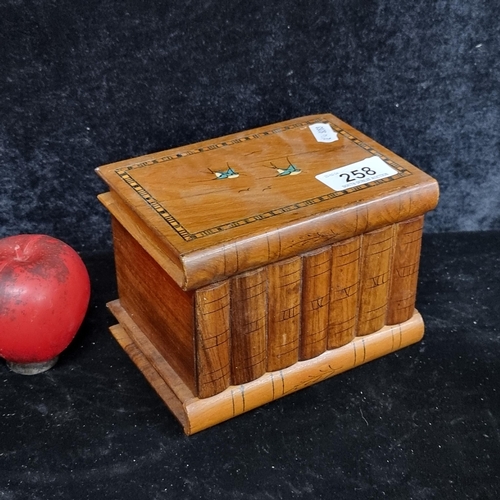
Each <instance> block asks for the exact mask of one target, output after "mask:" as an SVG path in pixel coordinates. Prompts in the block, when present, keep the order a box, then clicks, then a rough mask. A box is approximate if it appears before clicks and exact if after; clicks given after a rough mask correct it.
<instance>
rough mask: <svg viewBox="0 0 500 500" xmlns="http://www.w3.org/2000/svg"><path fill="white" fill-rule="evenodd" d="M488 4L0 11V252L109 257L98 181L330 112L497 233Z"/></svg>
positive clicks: (495, 9)
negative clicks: (3, 242)
mask: <svg viewBox="0 0 500 500" xmlns="http://www.w3.org/2000/svg"><path fill="white" fill-rule="evenodd" d="M499 18H500V3H499V2H496V1H484V0H472V1H470V2H462V1H461V0H449V1H443V0H439V1H436V0H417V1H416V2H405V1H400V0H397V1H396V0H384V1H382V0H376V1H360V0H353V1H341V0H330V1H322V2H309V1H296V2H293V1H285V2H249V1H239V0H232V1H215V0H214V1H189V0H188V1H183V2H173V1H159V0H157V1H151V2H148V1H139V0H134V1H120V2H113V1H111V0H102V1H98V0H88V1H85V2H82V1H71V0H61V1H48V0H39V1H37V0H30V1H28V0H18V1H15V0H4V1H3V2H2V3H1V5H0V71H1V73H0V75H1V76H0V96H1V99H0V172H1V184H0V186H1V187H0V189H1V197H0V237H2V236H6V235H11V234H15V233H23V232H39V233H47V234H51V235H53V236H56V237H59V238H61V239H63V240H65V241H66V242H68V243H69V244H71V245H73V246H74V247H75V248H76V249H77V250H79V251H85V250H87V251H94V250H100V249H106V250H108V249H109V248H110V245H111V243H110V235H109V221H108V216H107V214H106V213H105V211H104V209H103V208H101V206H100V205H99V203H98V202H97V201H96V199H95V196H96V195H97V194H98V193H99V192H101V191H103V190H105V186H104V185H103V184H102V183H101V181H100V180H99V179H98V178H97V177H96V175H95V174H94V168H95V167H97V166H98V165H101V164H105V163H109V162H113V161H116V160H120V159H125V158H129V157H132V156H137V155H141V154H145V153H150V152H154V151H158V150H162V149H167V148H170V147H173V146H178V145H183V144H188V143H191V142H193V141H198V140H202V139H208V138H212V137H216V136H220V135H222V134H227V133H231V132H235V131H239V130H242V129H246V128H250V127H256V126H260V125H265V124H268V123H273V122H277V121H280V120H285V119H288V118H294V117H297V116H301V115H305V114H311V113H317V112H319V113H322V112H331V113H333V114H336V115H338V116H339V117H340V118H342V119H343V120H345V121H347V122H349V123H350V124H352V125H354V126H355V127H357V128H359V129H360V130H361V131H363V132H365V133H366V134H368V135H370V136H372V137H373V138H375V139H376V140H378V141H379V142H381V143H382V144H384V145H385V146H387V147H389V148H390V149H392V150H393V151H395V152H396V153H398V154H400V155H401V156H403V157H405V158H406V159H408V160H409V161H411V162H412V163H414V164H416V165H417V166H419V167H420V168H422V169H423V170H425V171H427V172H428V173H430V174H431V175H433V176H435V177H436V178H437V179H438V180H439V182H440V185H441V190H442V197H441V202H440V205H439V208H438V209H437V210H436V211H435V212H434V213H433V214H432V215H430V216H429V217H428V219H427V224H426V230H427V231H428V232H441V231H464V230H473V231H476V230H485V229H498V228H500V216H499V209H500V169H499V168H498V161H499V158H500V127H499V123H500V83H499V82H500V51H499V48H500V28H499V21H498V19H499Z"/></svg>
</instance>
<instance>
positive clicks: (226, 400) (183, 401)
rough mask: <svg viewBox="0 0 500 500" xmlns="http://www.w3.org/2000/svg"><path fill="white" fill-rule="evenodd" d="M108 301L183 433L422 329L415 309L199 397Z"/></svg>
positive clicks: (117, 329) (118, 329)
mask: <svg viewBox="0 0 500 500" xmlns="http://www.w3.org/2000/svg"><path fill="white" fill-rule="evenodd" d="M108 307H109V309H110V310H111V312H112V313H113V315H114V316H115V318H116V319H117V320H118V322H119V324H118V325H114V326H112V327H111V328H110V331H111V333H112V335H113V336H114V337H115V339H116V340H117V341H118V343H119V344H120V345H121V347H122V348H123V349H124V350H125V352H126V353H127V354H128V355H129V356H130V358H131V359H132V361H133V362H134V363H135V364H136V366H137V367H138V368H139V370H140V371H141V372H142V373H143V375H144V376H145V377H146V379H147V380H148V381H149V383H150V384H151V385H152V387H153V388H154V389H155V390H156V392H157V393H158V395H159V396H160V397H161V398H162V399H163V401H164V402H165V404H166V405H167V406H168V408H169V409H170V410H171V411H172V413H173V414H174V415H175V417H176V418H177V419H178V420H179V422H180V423H181V425H182V426H183V428H184V432H185V433H186V434H187V435H190V434H194V433H196V432H199V431H202V430H204V429H207V428H209V427H212V426H214V425H216V424H219V423H221V422H224V421H225V420H229V419H230V418H233V417H235V416H237V415H240V414H242V413H245V412H247V411H249V410H252V409H254V408H257V407H259V406H262V405H263V404H266V403H269V402H270V401H273V400H275V399H278V398H280V397H283V396H286V395H287V394H290V393H292V392H295V391H298V390H300V389H303V388H305V387H308V386H310V385H313V384H315V383H317V382H320V381H322V380H325V379H327V378H330V377H333V376H334V375H337V374H339V373H342V372H344V371H347V370H350V369H351V368H355V367H356V366H359V365H362V364H364V363H367V362H368V361H372V360H374V359H376V358H379V357H381V356H385V355H386V354H389V353H391V352H394V351H397V350H399V349H401V348H403V347H406V346H408V345H411V344H414V343H416V342H418V341H419V340H420V339H421V338H422V337H423V334H424V323H423V320H422V317H421V316H420V314H419V313H418V312H417V311H415V312H414V314H413V316H412V317H411V318H410V319H409V320H408V321H405V322H404V323H400V324H397V325H392V326H385V327H384V328H382V329H380V330H379V331H377V332H375V333H372V334H370V335H366V336H363V337H357V338H355V339H354V340H353V341H352V342H350V343H349V344H346V345H344V346H342V347H339V348H337V349H332V350H329V351H326V352H324V353H323V354H321V355H320V356H317V357H316V358H313V359H308V360H305V361H299V362H298V363H295V364H294V365H292V366H290V367H288V368H284V369H282V370H278V371H275V372H268V373H265V374H264V375H262V376H261V377H259V378H258V379H256V380H252V381H251V382H247V383H245V384H241V385H233V386H230V387H228V388H227V389H226V390H224V391H222V392H220V393H219V394H216V395H215V396H211V397H208V398H203V399H200V398H198V397H196V396H195V395H194V394H193V392H192V391H191V390H190V389H189V388H188V387H187V386H186V384H185V383H184V382H183V381H182V380H181V379H180V377H179V376H178V375H177V374H176V373H175V371H174V370H173V369H172V367H171V366H170V365H169V364H168V363H167V362H166V361H165V359H164V358H163V356H162V355H161V354H160V353H159V352H158V350H157V349H156V348H155V346H154V345H153V344H152V343H151V342H150V341H149V339H148V338H147V337H146V335H145V334H144V333H143V332H142V331H141V329H140V328H139V327H138V326H137V325H136V324H135V323H134V321H133V319H132V318H131V317H130V316H129V315H128V313H127V312H126V311H125V309H123V307H122V306H121V304H120V301H119V300H115V301H113V302H110V303H108Z"/></svg>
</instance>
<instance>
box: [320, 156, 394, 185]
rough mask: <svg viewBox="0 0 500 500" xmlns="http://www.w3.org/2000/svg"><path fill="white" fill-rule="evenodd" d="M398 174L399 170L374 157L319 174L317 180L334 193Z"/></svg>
mask: <svg viewBox="0 0 500 500" xmlns="http://www.w3.org/2000/svg"><path fill="white" fill-rule="evenodd" d="M397 173H398V171H397V170H395V169H394V168H392V167H391V166H389V165H388V164H387V163H385V161H383V160H382V159H381V158H380V157H378V156H372V157H370V158H366V159H364V160H361V161H358V162H356V163H351V164H350V165H346V166H345V167H341V168H336V169H335V170H330V171H329V172H324V173H322V174H319V175H317V176H316V179H318V180H319V181H321V182H322V183H323V184H326V185H327V186H328V187H330V188H332V189H333V190H334V191H344V190H345V189H349V188H352V187H355V186H360V185H361V184H367V183H368V182H373V181H376V180H379V179H384V178H385V177H391V176H392V175H396V174H397Z"/></svg>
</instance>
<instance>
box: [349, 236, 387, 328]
mask: <svg viewBox="0 0 500 500" xmlns="http://www.w3.org/2000/svg"><path fill="white" fill-rule="evenodd" d="M393 233H394V227H393V226H388V227H385V228H383V229H379V230H378V231H373V232H371V233H367V234H364V235H363V238H362V250H361V256H362V257H361V274H360V291H359V306H358V326H357V334H358V335H366V334H368V333H373V332H376V331H377V330H379V329H380V328H382V327H383V326H384V324H385V316H386V313H387V299H388V291H389V280H390V273H391V257H392V247H393V242H394V239H393Z"/></svg>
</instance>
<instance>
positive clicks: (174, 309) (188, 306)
mask: <svg viewBox="0 0 500 500" xmlns="http://www.w3.org/2000/svg"><path fill="white" fill-rule="evenodd" d="M112 222H113V240H114V248H115V263H116V275H117V282H118V295H119V297H120V301H121V303H122V305H123V307H124V308H125V309H126V310H127V311H128V313H129V314H130V315H131V316H132V317H133V318H134V322H135V323H136V324H137V325H138V326H139V328H141V329H142V330H143V331H144V332H145V334H146V335H147V336H148V338H149V339H150V340H151V342H152V343H153V344H154V345H155V346H156V348H157V349H158V350H159V351H160V353H161V354H162V356H163V357H164V358H165V359H166V360H167V361H168V362H169V363H170V364H171V365H172V367H173V368H174V369H175V371H176V372H177V373H178V374H179V375H180V377H181V378H182V379H183V380H184V382H185V383H186V384H187V385H188V387H190V388H191V389H192V390H196V379H195V361H194V358H193V353H194V352H195V347H194V336H193V330H194V317H193V293H192V292H184V291H183V290H182V289H181V288H180V287H179V286H178V285H177V284H176V283H175V282H174V281H173V280H172V279H171V278H170V277H169V275H168V274H167V273H165V272H163V271H162V269H161V268H160V266H159V265H158V264H157V263H156V261H155V260H153V259H152V258H151V257H150V255H149V254H148V253H147V252H145V251H144V249H143V248H142V247H141V245H139V243H138V242H137V241H136V240H135V239H134V238H132V237H131V236H130V235H129V234H128V232H127V231H126V230H125V229H124V228H123V227H122V225H121V224H120V223H119V222H117V221H116V220H115V219H113V220H112Z"/></svg>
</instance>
